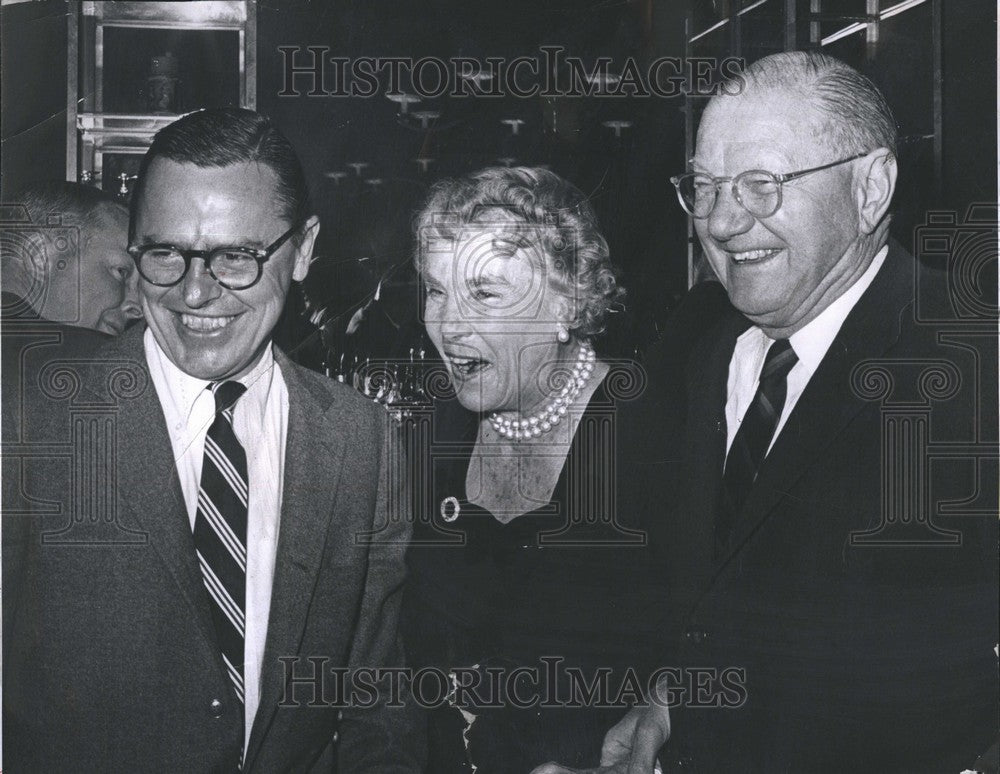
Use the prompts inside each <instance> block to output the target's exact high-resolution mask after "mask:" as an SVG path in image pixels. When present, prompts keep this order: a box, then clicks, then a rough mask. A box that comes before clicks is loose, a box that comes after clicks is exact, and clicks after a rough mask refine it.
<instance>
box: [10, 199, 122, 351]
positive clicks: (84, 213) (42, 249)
mask: <svg viewBox="0 0 1000 774" xmlns="http://www.w3.org/2000/svg"><path fill="white" fill-rule="evenodd" d="M4 215H5V216H7V217H5V218H4V220H5V221H6V222H4V223H2V224H0V230H4V231H6V234H5V235H4V236H5V237H6V238H5V239H4V240H3V252H2V256H0V261H2V263H0V271H2V277H3V316H4V319H5V320H12V319H37V318H41V319H43V320H46V321H49V322H56V323H63V324H66V325H72V326H76V327H80V328H89V329H92V330H96V331H100V332H102V333H106V334H110V335H112V336H117V335H118V334H120V333H121V332H122V331H124V330H125V328H126V326H127V325H128V324H129V323H130V322H132V321H133V320H136V319H138V318H139V317H141V312H140V310H139V299H138V295H137V290H136V279H137V277H136V273H135V266H134V264H133V262H132V259H131V258H130V257H129V255H128V253H127V252H126V250H125V248H126V246H127V243H128V210H127V209H126V208H125V206H124V205H123V204H121V203H120V202H118V201H117V200H115V199H114V198H112V197H111V196H110V195H108V194H106V193H104V192H103V191H100V190H98V189H96V188H92V187H90V186H86V185H82V184H80V183H68V182H54V183H40V184H35V185H31V186H28V187H26V188H24V189H22V191H21V192H20V193H19V194H18V195H17V196H15V197H14V201H13V202H12V203H11V204H8V205H4ZM25 216H26V217H27V220H25V219H24V218H25Z"/></svg>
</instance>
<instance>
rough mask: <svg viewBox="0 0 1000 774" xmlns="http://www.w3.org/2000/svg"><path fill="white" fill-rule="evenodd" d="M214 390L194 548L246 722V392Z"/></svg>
mask: <svg viewBox="0 0 1000 774" xmlns="http://www.w3.org/2000/svg"><path fill="white" fill-rule="evenodd" d="M209 389H211V391H212V394H213V395H214V396H215V412H216V413H215V421H214V422H212V426H211V427H210V428H209V429H208V435H207V436H206V437H205V456H204V460H203V461H202V466H201V483H200V485H199V487H198V511H197V514H196V516H195V521H194V545H195V549H196V550H197V552H198V564H199V565H200V566H201V574H202V578H203V580H204V581H205V588H206V589H207V590H208V596H209V598H210V600H211V608H212V620H213V622H214V623H215V631H216V634H217V635H218V639H219V647H220V649H221V650H222V659H223V661H224V662H225V664H226V671H227V672H228V673H229V679H230V680H231V681H232V684H233V691H234V693H235V695H236V698H237V699H238V712H239V716H240V719H241V721H242V718H243V714H244V713H243V637H244V632H245V623H246V622H245V613H246V575H247V501H248V496H249V487H248V485H247V458H246V453H245V452H244V451H243V446H242V445H241V444H240V442H239V440H238V439H237V438H236V434H235V433H234V432H233V407H234V404H235V403H236V401H237V400H239V398H240V396H241V395H242V394H243V393H244V392H245V391H246V387H244V386H243V385H242V384H240V383H239V382H216V383H213V384H210V385H209Z"/></svg>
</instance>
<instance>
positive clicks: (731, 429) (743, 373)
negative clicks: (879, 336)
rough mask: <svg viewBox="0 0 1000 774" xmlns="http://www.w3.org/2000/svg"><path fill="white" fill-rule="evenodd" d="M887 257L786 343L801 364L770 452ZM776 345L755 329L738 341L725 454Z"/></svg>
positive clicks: (875, 261) (792, 373)
mask: <svg viewBox="0 0 1000 774" xmlns="http://www.w3.org/2000/svg"><path fill="white" fill-rule="evenodd" d="M888 252H889V247H888V245H886V246H885V247H883V248H882V249H881V250H879V251H878V253H876V255H875V258H874V259H873V260H872V262H871V265H870V266H869V267H868V268H867V269H866V270H865V273H864V274H862V275H861V276H860V277H859V278H858V280H857V281H856V282H855V283H854V284H853V285H851V286H850V287H849V288H848V289H847V290H846V291H844V292H843V293H842V294H841V295H840V296H839V297H838V298H837V299H836V300H835V301H834V302H833V303H832V304H830V305H829V306H828V307H827V308H826V309H824V310H823V311H822V312H820V313H819V315H817V316H816V318H815V319H814V320H812V321H811V322H809V323H808V324H807V325H805V326H803V327H802V328H801V329H800V330H798V331H796V332H795V333H793V334H792V335H791V336H790V337H789V338H788V341H789V343H790V344H791V345H792V349H794V350H795V354H796V355H798V358H799V359H798V362H796V363H795V365H794V367H793V368H792V370H791V371H789V372H788V379H787V380H786V383H787V387H788V390H787V392H786V394H785V405H784V408H782V410H781V416H780V417H779V418H778V425H777V427H775V429H774V435H773V436H772V437H771V443H770V445H769V446H768V447H767V450H768V452H770V451H771V447H772V446H774V442H775V440H777V438H778V434H779V433H780V432H781V430H782V428H783V427H784V426H785V422H786V421H787V420H788V415H789V414H791V413H792V409H793V408H795V404H796V403H797V402H798V400H799V398H800V397H801V396H802V393H803V391H804V390H805V388H806V385H807V384H809V380H810V379H811V378H812V375H813V374H814V373H816V369H817V368H819V364H820V362H821V361H822V360H823V358H824V357H825V356H826V353H827V350H829V349H830V345H831V344H833V340H834V339H835V338H837V334H838V333H839V332H840V328H841V326H842V325H843V324H844V320H846V319H847V315H848V314H850V312H851V310H852V309H853V308H854V305H855V304H857V303H858V299H860V298H861V296H862V295H863V294H864V292H865V291H866V290H867V289H868V286H869V285H871V284H872V280H874V279H875V275H876V274H878V270H879V269H880V268H882V263H883V262H884V261H885V256H886V254H887V253H888ZM772 342H773V339H771V338H769V337H768V336H767V335H766V334H765V333H764V331H762V330H761V329H760V328H758V327H757V326H756V325H755V326H753V327H752V328H750V329H748V330H747V331H745V332H744V333H743V335H741V336H740V337H739V338H738V339H737V340H736V347H735V349H734V350H733V356H732V358H731V359H730V361H729V379H728V380H727V383H726V454H729V447H730V446H732V445H733V439H734V438H735V437H736V432H737V431H738V430H739V427H740V423H741V422H742V421H743V415H744V414H746V412H747V409H748V408H749V407H750V404H751V403H753V399H754V396H755V395H756V394H757V384H758V382H759V381H760V372H761V369H762V368H763V367H764V356H765V355H766V354H767V350H768V348H769V347H770V346H771V343H772Z"/></svg>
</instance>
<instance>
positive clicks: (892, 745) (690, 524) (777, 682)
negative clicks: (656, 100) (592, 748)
mask: <svg viewBox="0 0 1000 774" xmlns="http://www.w3.org/2000/svg"><path fill="white" fill-rule="evenodd" d="M739 86H740V87H741V88H739V89H732V88H727V89H726V90H724V93H722V94H720V95H719V96H716V97H714V98H713V99H712V101H711V103H710V104H709V105H708V107H707V109H706V111H705V113H704V116H703V118H702V121H701V125H700V127H699V130H698V138H697V147H696V152H695V155H694V158H693V159H692V170H691V171H690V172H689V173H687V174H684V175H680V176H678V177H676V178H674V179H673V182H674V183H675V185H676V186H677V189H678V194H679V198H680V201H681V204H682V206H683V207H684V208H685V210H686V211H687V212H688V214H689V215H690V216H691V217H692V218H693V219H694V225H695V229H696V231H697V233H698V237H699V239H700V241H701V244H702V247H703V248H704V252H705V256H706V257H707V259H708V261H709V263H710V264H711V266H712V268H713V270H714V271H715V274H716V275H717V276H718V278H719V280H720V281H721V282H722V284H723V286H724V287H725V289H726V291H727V293H728V295H729V299H730V301H731V302H732V304H733V307H735V308H734V309H733V310H732V311H731V313H730V314H727V315H725V316H724V317H723V319H721V320H719V321H718V322H717V324H715V325H713V326H712V327H710V328H709V329H708V330H706V331H705V333H704V335H703V337H701V339H700V342H699V345H698V346H696V347H695V348H694V353H695V355H694V357H693V359H692V361H691V362H690V363H689V366H688V369H687V394H688V407H687V433H688V436H687V439H686V444H685V448H686V450H687V460H686V464H685V468H684V475H683V476H682V480H683V481H684V482H685V483H684V484H683V485H682V489H683V491H682V493H681V497H679V498H676V497H675V498H671V497H670V496H669V494H664V493H658V494H654V495H652V496H650V497H649V498H648V500H647V502H648V503H651V504H652V503H670V502H673V501H675V500H676V501H677V502H679V506H678V507H677V508H666V507H665V506H663V505H657V506H655V507H650V508H649V509H648V511H647V513H646V514H645V515H646V522H647V525H648V529H649V531H650V533H651V535H652V539H653V542H654V545H655V546H657V547H658V548H659V550H660V553H661V554H662V555H663V557H664V569H665V572H666V573H667V575H668V577H669V582H670V584H671V587H672V600H671V602H672V605H673V612H674V615H675V617H676V628H675V630H674V631H673V632H671V645H670V646H669V647H668V649H667V650H666V651H665V653H664V663H665V664H668V665H671V666H681V667H686V668H689V669H690V668H698V669H704V670H707V671H706V672H701V673H700V674H702V676H703V682H704V686H703V688H704V690H703V691H702V692H701V693H700V694H699V692H698V690H689V691H687V692H686V693H683V692H682V693H678V691H677V690H676V685H675V686H674V690H672V691H670V692H668V691H666V690H664V691H663V694H662V696H660V697H659V699H660V701H661V702H664V703H665V702H666V701H667V700H668V699H669V698H670V694H671V693H672V695H673V698H674V699H675V704H676V706H675V707H673V708H672V709H671V710H670V711H668V709H667V708H666V707H658V706H656V705H655V704H654V705H653V706H651V707H650V708H647V709H637V710H634V711H633V712H632V713H631V714H630V715H629V716H627V717H626V719H625V720H624V721H622V723H620V724H619V725H618V726H616V727H615V728H614V729H612V731H611V732H610V733H609V734H608V737H607V739H606V740H605V751H604V761H603V762H604V764H606V767H607V768H606V770H607V771H622V772H624V771H625V770H626V769H627V770H628V772H629V773H630V774H638V773H639V772H643V774H648V772H649V771H650V770H651V769H652V766H653V759H654V756H655V755H657V753H658V751H659V750H660V747H661V745H662V744H663V743H664V742H665V741H666V740H667V738H668V737H670V738H671V741H670V744H668V745H667V747H666V748H664V750H663V754H662V755H661V758H660V759H661V762H662V763H663V765H664V768H665V769H669V770H674V769H676V770H680V771H711V772H728V771H741V772H778V771H780V772H800V771H802V772H806V771H807V772H819V771H830V772H846V771H853V772H859V771H878V772H889V771H893V772H895V771H899V772H920V771H960V770H961V769H963V768H966V767H968V766H970V765H971V764H972V762H973V761H974V760H975V758H976V755H977V754H978V753H980V752H982V751H984V750H985V749H986V748H987V747H989V746H990V742H991V737H993V736H994V735H995V734H996V707H997V697H998V685H997V661H996V655H995V652H994V646H995V643H996V641H997V636H998V635H997V554H996V548H997V511H996V463H995V459H994V460H992V461H990V460H989V458H990V457H991V455H992V456H994V457H995V453H996V450H995V438H996V435H995V428H996V395H997V387H996V349H995V347H996V339H995V337H993V338H989V337H988V336H986V337H983V336H978V337H977V336H975V335H972V336H969V337H967V338H965V339H963V338H962V337H961V336H956V335H952V336H950V337H949V336H945V335H944V334H943V333H942V332H941V330H940V329H939V327H938V326H936V325H933V324H930V323H928V322H925V321H923V320H922V319H921V314H920V313H918V310H917V308H916V306H915V301H914V299H915V283H914V280H915V277H916V276H917V273H918V267H917V264H916V262H915V261H914V260H913V258H912V256H910V255H908V254H907V253H906V251H905V250H904V249H903V248H902V247H900V246H899V245H898V244H896V243H894V242H892V241H891V240H890V239H889V221H890V210H889V208H890V202H891V199H892V195H893V191H894V188H895V184H896V156H895V149H896V145H895V143H896V137H895V123H894V121H893V118H892V115H891V113H890V112H889V109H888V107H887V105H886V103H885V100H884V99H883V98H882V95H881V94H880V93H879V92H878V90H877V89H876V88H875V87H874V86H873V85H872V83H871V82H870V81H869V80H868V79H867V78H865V77H864V76H862V75H861V74H860V73H858V72H856V71H855V70H853V69H851V68H850V67H848V66H847V65H845V64H843V63H842V62H839V61H837V60H835V59H832V58H830V57H827V56H824V55H822V54H817V53H803V52H796V53H786V54H779V55H775V56H772V57H768V58H766V59H763V60H761V61H759V62H756V63H755V64H753V65H752V66H751V67H750V68H749V69H748V70H747V72H746V73H745V74H744V76H743V78H742V82H741V83H740V84H739ZM736 91H738V92H739V93H738V94H734V92H736ZM920 279H921V283H920V287H922V288H927V287H932V288H938V289H941V288H944V287H946V286H947V282H946V279H945V278H944V277H943V276H940V275H939V274H938V273H936V272H933V271H928V272H926V273H925V274H922V275H921V276H920ZM919 312H921V313H922V312H926V310H919ZM994 333H995V331H994ZM875 398H882V402H880V401H879V400H876V399H875ZM907 412H912V414H913V416H915V417H917V418H916V419H908V417H910V414H907ZM929 438H933V439H934V442H935V443H941V444H943V445H944V446H950V447H951V448H952V449H954V454H953V455H952V456H951V459H950V460H949V461H948V462H946V463H945V462H943V461H942V463H941V464H939V465H934V466H931V465H930V464H929V462H928V458H927V457H926V452H925V451H924V446H923V445H922V444H925V443H926V442H927V440H928V439H929ZM987 439H994V440H993V442H992V443H993V445H992V446H991V443H990V442H989V441H988V440H987ZM979 442H983V443H982V445H981V446H979V447H977V449H978V451H977V450H976V449H973V448H972V446H974V445H975V444H977V443H979ZM970 444H971V445H970ZM942 448H943V447H942ZM991 449H992V451H991ZM977 455H979V456H978V459H977ZM713 669H714V670H717V671H716V672H714V673H713V672H712V671H711V670H713ZM725 669H728V670H733V669H736V670H739V674H740V675H741V678H742V679H741V683H742V685H743V686H744V688H745V696H744V700H743V701H742V702H741V703H739V706H735V707H734V706H731V705H729V706H721V705H719V704H718V703H717V702H716V703H713V702H712V701H711V700H710V699H711V696H712V695H713V692H712V690H711V688H712V685H713V682H712V674H716V675H718V674H720V673H721V671H722V670H725ZM675 682H676V681H675ZM695 687H696V688H697V687H698V686H695ZM706 697H708V698H707V699H706ZM543 771H546V772H550V773H551V772H555V771H561V769H559V768H558V767H556V766H550V767H548V768H546V769H543Z"/></svg>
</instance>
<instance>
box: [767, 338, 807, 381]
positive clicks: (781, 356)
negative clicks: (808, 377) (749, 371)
mask: <svg viewBox="0 0 1000 774" xmlns="http://www.w3.org/2000/svg"><path fill="white" fill-rule="evenodd" d="M797 362H799V356H798V355H796V354H795V350H794V349H792V344H791V342H790V341H789V340H788V339H776V340H775V341H774V343H773V344H771V346H770V347H769V348H768V350H767V354H766V355H765V356H764V367H763V368H761V370H760V381H761V384H764V383H773V382H784V381H785V379H786V378H788V372H789V371H791V370H792V369H793V368H794V367H795V364H796V363H797Z"/></svg>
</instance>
